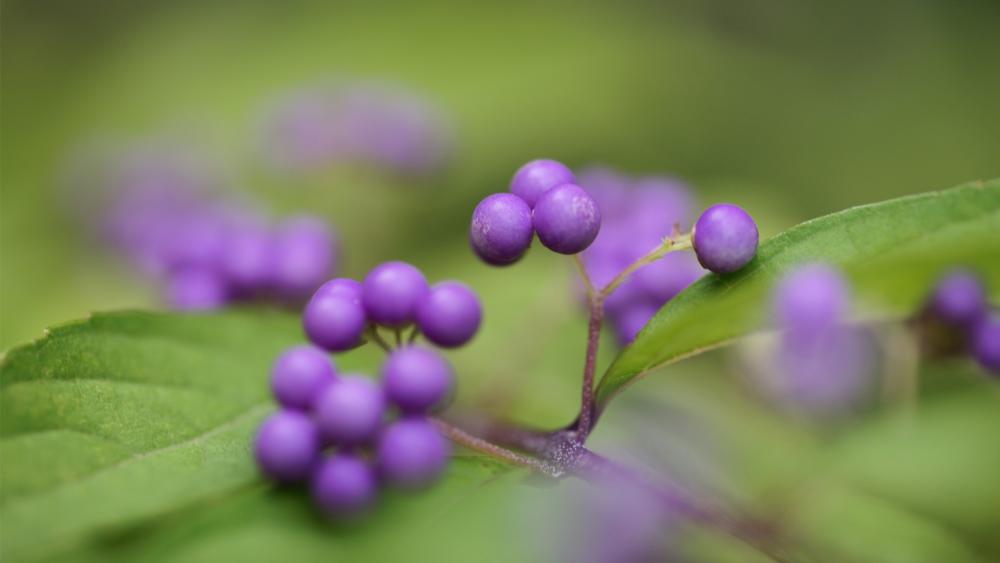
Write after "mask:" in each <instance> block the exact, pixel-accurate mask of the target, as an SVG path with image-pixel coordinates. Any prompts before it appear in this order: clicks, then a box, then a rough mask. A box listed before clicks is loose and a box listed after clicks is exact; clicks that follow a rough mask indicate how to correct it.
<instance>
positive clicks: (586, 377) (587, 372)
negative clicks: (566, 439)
mask: <svg viewBox="0 0 1000 563" xmlns="http://www.w3.org/2000/svg"><path fill="white" fill-rule="evenodd" d="M603 322H604V298H603V297H602V296H601V294H595V295H594V296H593V297H592V298H591V299H590V319H589V320H588V322H587V355H586V359H585V361H584V364H583V392H582V394H581V398H580V416H579V420H578V422H577V426H576V429H577V433H578V435H579V437H580V440H581V442H582V441H584V440H586V439H587V436H588V435H589V434H590V430H591V428H593V425H594V423H593V417H594V376H595V374H596V372H597V352H598V348H599V346H600V343H601V323H603Z"/></svg>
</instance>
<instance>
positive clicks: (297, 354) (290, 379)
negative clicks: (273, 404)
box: [271, 346, 334, 411]
mask: <svg viewBox="0 0 1000 563" xmlns="http://www.w3.org/2000/svg"><path fill="white" fill-rule="evenodd" d="M333 378H334V369H333V364H332V363H331V362H330V359H329V358H327V356H326V354H325V353H323V351H322V350H320V349H318V348H315V347H313V346H295V347H293V348H289V349H288V350H286V351H285V352H284V353H283V354H281V356H278V360H277V361H276V362H274V367H273V368H272V369H271V391H272V392H273V393H274V398H275V399H277V400H278V402H279V403H281V405H282V406H284V407H285V408H289V409H297V410H303V411H304V410H308V409H309V408H310V407H311V406H312V402H313V400H314V399H315V398H316V395H317V394H318V393H319V392H320V391H321V390H322V389H323V388H324V387H326V386H327V385H329V384H330V383H333Z"/></svg>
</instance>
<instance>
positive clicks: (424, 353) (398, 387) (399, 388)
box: [382, 345, 455, 413]
mask: <svg viewBox="0 0 1000 563" xmlns="http://www.w3.org/2000/svg"><path fill="white" fill-rule="evenodd" d="M382 384H383V385H384V386H385V393H386V396H387V398H388V399H389V401H390V402H391V403H393V404H394V405H396V406H397V407H399V408H400V410H402V411H403V412H405V413H424V412H427V411H430V410H432V409H434V408H435V407H438V406H440V405H441V404H442V403H443V402H444V401H445V400H446V399H447V398H448V397H449V396H450V395H451V392H452V389H453V387H454V385H455V375H454V373H453V371H452V368H451V365H450V364H449V363H448V361H447V360H445V359H444V357H443V356H442V355H441V354H439V353H437V352H436V351H434V350H432V349H430V348H425V347H423V346H416V345H410V346H405V347H403V348H397V349H396V350H394V351H393V352H392V354H390V355H389V358H388V359H386V361H385V363H384V364H383V365H382Z"/></svg>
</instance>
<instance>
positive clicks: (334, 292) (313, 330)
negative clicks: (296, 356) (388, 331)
mask: <svg viewBox="0 0 1000 563" xmlns="http://www.w3.org/2000/svg"><path fill="white" fill-rule="evenodd" d="M334 282H338V280H332V281H330V282H328V283H327V284H326V285H323V286H322V287H321V288H320V289H319V290H317V291H316V294H315V295H313V297H312V299H310V300H309V303H307V304H306V308H305V311H304V312H303V314H302V327H303V328H304V329H305V332H306V336H308V337H309V341H310V342H312V343H313V344H315V345H317V346H319V347H320V348H323V349H324V350H328V351H330V352H342V351H344V350H350V349H351V348H354V347H356V346H359V345H360V344H361V343H362V336H363V334H364V331H365V326H366V325H367V323H368V318H367V317H366V316H365V309H364V307H363V306H362V305H361V299H360V297H359V296H358V295H356V294H354V293H352V292H351V290H350V289H345V288H347V287H348V286H349V285H350V284H348V283H346V282H345V283H338V284H336V285H333V286H331V285H330V284H333V283H334Z"/></svg>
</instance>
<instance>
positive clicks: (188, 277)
mask: <svg viewBox="0 0 1000 563" xmlns="http://www.w3.org/2000/svg"><path fill="white" fill-rule="evenodd" d="M228 297H229V296H228V290H227V288H226V283H225V280H224V279H223V278H222V276H220V275H219V274H218V273H216V272H215V271H213V270H210V269H207V268H197V267H192V268H183V269H180V270H177V271H175V272H173V273H172V274H170V279H169V281H168V282H167V301H168V302H169V303H170V306H171V307H173V308H174V309H179V310H181V311H203V310H208V309H218V308H219V307H222V306H223V305H225V304H226V302H227V301H228Z"/></svg>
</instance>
